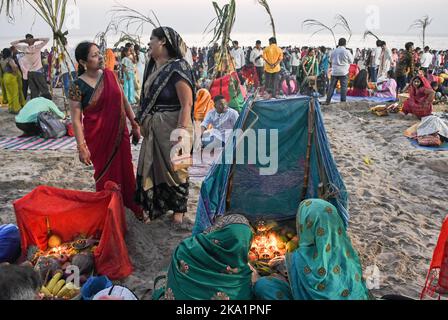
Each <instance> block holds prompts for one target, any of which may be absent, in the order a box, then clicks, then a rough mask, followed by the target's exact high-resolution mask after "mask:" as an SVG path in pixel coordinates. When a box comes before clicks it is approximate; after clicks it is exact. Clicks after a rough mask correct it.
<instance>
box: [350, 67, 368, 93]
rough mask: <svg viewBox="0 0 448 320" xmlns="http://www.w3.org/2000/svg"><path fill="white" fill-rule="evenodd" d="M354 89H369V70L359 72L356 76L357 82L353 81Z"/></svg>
mask: <svg viewBox="0 0 448 320" xmlns="http://www.w3.org/2000/svg"><path fill="white" fill-rule="evenodd" d="M353 87H354V88H355V89H360V90H365V89H367V87H368V83H367V70H365V69H362V70H361V71H359V73H358V75H357V76H356V78H355V80H354V81H353Z"/></svg>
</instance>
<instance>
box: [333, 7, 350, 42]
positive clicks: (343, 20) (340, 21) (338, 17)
mask: <svg viewBox="0 0 448 320" xmlns="http://www.w3.org/2000/svg"><path fill="white" fill-rule="evenodd" d="M335 19H336V25H337V26H341V27H342V28H343V29H344V30H345V31H346V32H347V33H348V35H349V36H348V39H347V43H349V42H350V40H351V38H352V35H353V32H352V29H351V28H350V24H349V23H348V21H347V19H346V18H345V17H344V16H343V15H342V14H338V15H336V18H335Z"/></svg>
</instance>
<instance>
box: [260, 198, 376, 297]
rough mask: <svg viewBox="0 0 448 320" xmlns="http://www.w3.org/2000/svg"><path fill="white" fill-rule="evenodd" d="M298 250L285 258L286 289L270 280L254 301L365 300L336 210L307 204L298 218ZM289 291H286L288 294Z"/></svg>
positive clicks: (359, 272) (354, 255)
mask: <svg viewBox="0 0 448 320" xmlns="http://www.w3.org/2000/svg"><path fill="white" fill-rule="evenodd" d="M297 233H298V235H299V247H298V249H297V250H296V251H295V252H294V253H292V254H289V255H287V256H286V268H287V270H288V272H287V275H288V280H289V288H287V287H286V286H285V285H284V283H281V285H276V284H275V283H274V282H273V281H272V279H269V278H263V279H261V280H259V281H258V282H257V284H256V285H255V288H254V291H255V295H256V297H257V299H260V300H264V299H266V300H267V299H271V300H272V299H275V297H277V299H280V297H282V298H285V297H292V298H293V299H294V300H367V299H368V298H369V293H368V290H367V288H366V286H365V283H364V280H363V278H362V267H361V263H360V260H359V257H358V254H357V253H356V251H355V250H354V248H353V246H352V243H351V241H350V238H349V237H348V235H347V233H346V231H345V228H344V224H343V222H342V219H341V217H340V216H339V214H338V212H337V209H336V208H335V207H334V206H333V205H332V204H330V203H328V202H326V201H323V200H307V201H304V202H303V203H302V204H301V205H300V209H299V213H298V215H297ZM288 289H289V290H288Z"/></svg>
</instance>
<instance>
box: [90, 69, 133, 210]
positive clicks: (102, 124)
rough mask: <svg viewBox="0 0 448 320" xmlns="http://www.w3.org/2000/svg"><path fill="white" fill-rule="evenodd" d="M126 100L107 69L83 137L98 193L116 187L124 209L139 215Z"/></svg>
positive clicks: (93, 100) (98, 87)
mask: <svg viewBox="0 0 448 320" xmlns="http://www.w3.org/2000/svg"><path fill="white" fill-rule="evenodd" d="M124 99H125V98H124V95H123V91H122V89H121V87H120V85H119V84H118V82H117V79H116V77H115V75H114V73H113V72H112V71H110V70H107V69H105V70H104V71H103V76H102V77H101V79H100V81H99V83H98V85H97V87H96V88H95V91H94V93H93V95H92V98H91V99H90V102H89V105H88V106H87V107H85V108H84V110H83V125H84V135H85V140H86V143H87V146H88V148H89V151H90V153H91V160H92V163H93V167H94V168H95V175H94V177H95V182H96V190H97V192H100V191H103V190H104V185H105V184H106V182H107V181H113V182H115V183H117V184H118V185H119V186H120V188H121V193H122V195H123V201H124V205H125V206H126V207H127V208H129V209H131V210H132V211H133V212H134V213H136V214H139V213H141V211H142V209H141V208H140V207H139V206H138V205H137V204H136V203H135V202H134V193H135V187H136V183H135V175H134V167H133V164H132V155H131V142H130V136H129V130H128V128H127V125H126V112H125V107H124Z"/></svg>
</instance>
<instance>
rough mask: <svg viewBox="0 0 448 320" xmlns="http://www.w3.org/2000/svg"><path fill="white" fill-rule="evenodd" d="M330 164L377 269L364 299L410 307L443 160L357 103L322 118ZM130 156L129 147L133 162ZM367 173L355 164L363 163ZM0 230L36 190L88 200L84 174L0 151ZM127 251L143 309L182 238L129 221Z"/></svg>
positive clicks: (433, 235) (67, 165) (8, 118)
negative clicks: (401, 298) (389, 297)
mask: <svg viewBox="0 0 448 320" xmlns="http://www.w3.org/2000/svg"><path fill="white" fill-rule="evenodd" d="M322 110H323V114H324V119H325V125H326V129H327V132H328V135H329V138H330V141H331V144H332V150H333V154H334V156H335V160H336V163H337V165H338V167H339V170H340V171H341V173H342V176H343V177H344V180H345V183H346V185H347V188H348V190H349V193H350V214H351V221H350V229H349V231H350V235H351V237H352V240H353V242H354V245H355V248H356V249H357V250H358V251H359V253H360V257H361V260H362V263H363V268H364V272H365V273H366V271H368V269H369V267H371V266H375V265H376V266H377V267H378V269H379V271H380V276H381V278H380V283H379V285H380V287H379V289H374V290H373V291H372V292H373V294H374V295H375V296H377V297H379V296H382V295H385V294H402V295H406V296H410V297H412V298H418V297H419V294H420V291H421V290H422V287H423V285H424V282H425V278H426V273H427V270H428V267H429V263H430V260H431V257H432V253H433V249H434V247H435V244H436V242H437V236H438V234H439V231H440V228H441V225H442V221H443V219H444V218H445V216H446V215H447V214H448V211H447V210H446V209H447V207H446V203H447V201H446V190H448V179H446V177H447V174H448V166H447V165H446V164H447V163H448V152H430V151H422V150H419V149H415V148H414V147H413V146H411V144H410V143H409V141H407V139H406V138H405V137H404V136H403V132H404V131H405V130H406V129H407V128H408V127H410V126H411V125H413V124H414V123H416V122H417V120H416V119H415V120H411V119H408V118H402V117H400V116H399V115H391V116H389V117H384V118H379V117H376V116H375V115H373V114H371V113H369V104H368V103H366V102H360V103H346V104H334V105H331V106H326V107H323V108H322ZM20 134H21V132H20V131H19V130H18V129H16V128H15V124H14V117H13V116H12V115H10V114H8V113H7V110H6V109H5V108H1V110H0V137H5V136H8V137H11V136H17V135H20ZM138 152H139V148H138V147H133V155H134V161H135V162H136V160H137V157H138ZM366 157H367V158H369V159H370V160H371V164H370V165H367V164H366V163H365V162H364V159H365V158H366ZM0 163H1V167H2V169H1V170H0V190H1V192H0V224H4V223H15V215H14V210H13V206H12V204H13V201H15V200H16V199H19V198H21V197H23V196H24V195H26V194H27V193H29V192H30V191H32V190H33V189H34V188H35V187H37V186H39V185H49V186H54V187H58V188H65V189H77V190H85V191H93V190H94V181H93V170H92V168H85V167H84V166H83V165H81V164H80V163H79V161H78V159H77V153H76V151H64V152H50V151H47V152H28V151H26V152H23V151H20V152H18V151H5V150H0ZM192 170H193V172H194V174H193V177H192V188H191V196H190V202H189V213H188V215H187V217H188V218H189V219H190V220H194V217H195V212H196V205H197V201H198V196H199V190H200V185H201V180H202V178H201V176H203V175H204V174H205V173H206V170H204V168H193V169H192ZM128 230H129V231H128V235H127V244H128V249H129V252H130V256H131V260H132V262H133V265H134V268H135V272H134V274H133V275H132V276H130V277H129V278H128V279H126V280H125V281H124V282H123V283H124V284H125V285H126V286H128V287H129V288H130V289H133V290H134V291H135V292H136V294H137V296H139V297H140V298H143V299H150V290H151V289H152V287H153V279H154V278H155V277H156V276H157V275H158V274H159V273H160V272H162V271H163V270H165V269H166V268H167V266H168V264H169V262H170V255H171V253H172V252H173V250H174V249H175V247H176V246H177V245H178V244H179V242H180V241H181V240H182V239H184V238H186V237H188V236H189V234H188V233H182V232H175V231H173V230H172V229H171V227H170V222H169V218H168V217H165V218H162V219H160V220H157V221H155V222H153V223H152V224H151V225H143V224H141V223H139V222H138V221H137V220H136V219H135V218H133V216H132V215H131V214H129V213H128Z"/></svg>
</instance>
